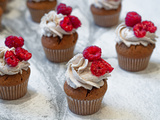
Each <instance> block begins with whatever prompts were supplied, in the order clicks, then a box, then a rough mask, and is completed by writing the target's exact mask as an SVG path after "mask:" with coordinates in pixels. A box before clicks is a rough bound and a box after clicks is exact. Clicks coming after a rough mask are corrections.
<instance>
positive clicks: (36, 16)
mask: <svg viewBox="0 0 160 120" xmlns="http://www.w3.org/2000/svg"><path fill="white" fill-rule="evenodd" d="M51 10H54V9H46V10H37V9H32V8H29V11H30V13H31V17H32V20H33V21H34V22H37V23H40V21H41V18H42V17H43V16H44V14H46V13H48V12H50V11H51Z"/></svg>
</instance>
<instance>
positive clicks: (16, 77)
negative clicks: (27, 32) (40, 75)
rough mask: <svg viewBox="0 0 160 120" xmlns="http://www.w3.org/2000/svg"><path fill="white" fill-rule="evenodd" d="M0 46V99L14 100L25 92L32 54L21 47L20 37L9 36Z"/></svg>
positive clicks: (22, 41) (21, 39)
mask: <svg viewBox="0 0 160 120" xmlns="http://www.w3.org/2000/svg"><path fill="white" fill-rule="evenodd" d="M5 45H6V46H7V47H0V99H4V100H15V99H18V98H21V97H23V96H24V95H25V94H26V92H27V86H28V80H29V76H30V68H29V65H30V64H29V63H28V60H29V59H30V58H31V56H32V54H31V53H29V52H28V51H27V50H25V49H24V48H22V46H23V45H24V40H23V38H22V37H16V36H9V37H7V38H6V41H5Z"/></svg>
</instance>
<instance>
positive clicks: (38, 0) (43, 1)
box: [27, 0, 57, 23]
mask: <svg viewBox="0 0 160 120" xmlns="http://www.w3.org/2000/svg"><path fill="white" fill-rule="evenodd" d="M56 5H57V0H27V7H28V9H29V11H30V14H31V17H32V20H33V21H34V22H38V23H39V22H40V21H41V18H42V16H43V15H44V14H45V13H48V12H49V11H51V10H55V7H56Z"/></svg>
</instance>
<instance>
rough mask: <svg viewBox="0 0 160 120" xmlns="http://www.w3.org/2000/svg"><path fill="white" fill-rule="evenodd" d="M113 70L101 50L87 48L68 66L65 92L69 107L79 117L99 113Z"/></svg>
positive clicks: (91, 47)
mask: <svg viewBox="0 0 160 120" xmlns="http://www.w3.org/2000/svg"><path fill="white" fill-rule="evenodd" d="M112 70H113V68H112V67H111V65H110V64H109V63H107V62H106V61H105V60H103V59H102V58H101V48H99V47H97V46H90V47H87V48H86V49H85V50H84V51H83V54H77V55H75V56H74V57H73V58H72V59H71V60H70V61H69V62H68V64H67V71H66V81H65V83H64V91H65V93H66V97H67V102H68V107H69V109H70V111H71V112H73V113H75V114H78V115H90V114H93V113H95V112H97V111H98V110H99V109H100V107H101V103H102V99H103V96H104V95H105V93H106V91H107V88H108V87H107V81H106V80H107V78H108V77H109V76H110V74H109V73H111V72H112Z"/></svg>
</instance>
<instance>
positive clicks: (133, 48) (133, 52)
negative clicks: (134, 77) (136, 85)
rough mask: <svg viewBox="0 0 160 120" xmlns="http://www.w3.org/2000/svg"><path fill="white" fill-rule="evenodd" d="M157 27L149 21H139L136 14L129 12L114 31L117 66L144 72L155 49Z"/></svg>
mask: <svg viewBox="0 0 160 120" xmlns="http://www.w3.org/2000/svg"><path fill="white" fill-rule="evenodd" d="M156 30H157V27H155V26H154V24H153V23H152V22H151V21H141V16H140V15H139V14H138V13H136V12H129V13H128V14H127V16H126V18H125V23H122V24H120V25H119V26H118V27H117V29H116V34H117V44H116V51H117V55H118V62H119V66H120V67H121V68H122V69H124V70H127V71H132V72H136V71H141V70H144V69H145V68H146V67H147V66H148V63H149V60H150V57H151V54H152V52H153V50H154V48H155V42H156V38H157V36H156V35H155V32H156Z"/></svg>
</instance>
